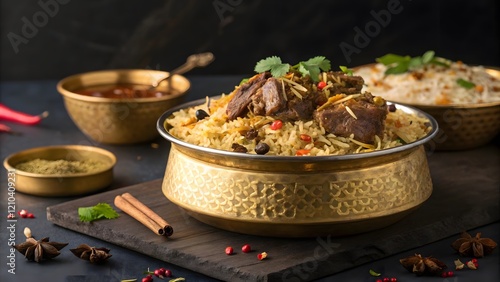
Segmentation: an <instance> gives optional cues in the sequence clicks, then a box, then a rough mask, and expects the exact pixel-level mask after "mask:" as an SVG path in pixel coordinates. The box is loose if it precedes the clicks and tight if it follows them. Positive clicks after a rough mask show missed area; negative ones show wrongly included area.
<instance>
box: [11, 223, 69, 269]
mask: <svg viewBox="0 0 500 282" xmlns="http://www.w3.org/2000/svg"><path fill="white" fill-rule="evenodd" d="M24 235H25V236H26V242H24V243H21V244H18V245H15V246H14V248H15V249H16V250H17V251H19V252H20V253H21V254H23V255H24V256H25V257H26V259H27V260H28V261H35V262H42V261H44V260H49V259H52V258H55V257H57V256H58V255H60V254H61V253H60V252H59V251H60V250H61V249H62V248H64V247H66V246H67V245H68V243H59V242H51V241H50V240H49V237H44V238H42V239H40V240H36V239H35V238H33V237H32V235H31V230H30V229H29V228H25V229H24Z"/></svg>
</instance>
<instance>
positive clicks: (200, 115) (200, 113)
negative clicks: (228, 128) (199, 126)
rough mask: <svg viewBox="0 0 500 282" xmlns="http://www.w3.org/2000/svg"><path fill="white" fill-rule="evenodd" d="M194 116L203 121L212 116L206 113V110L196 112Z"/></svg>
mask: <svg viewBox="0 0 500 282" xmlns="http://www.w3.org/2000/svg"><path fill="white" fill-rule="evenodd" d="M194 115H195V116H196V119H197V120H202V119H204V118H206V117H209V116H210V115H209V114H208V113H207V112H205V111H204V110H201V109H199V110H196V113H195V114H194Z"/></svg>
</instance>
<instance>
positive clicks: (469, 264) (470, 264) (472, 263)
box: [466, 260, 479, 270]
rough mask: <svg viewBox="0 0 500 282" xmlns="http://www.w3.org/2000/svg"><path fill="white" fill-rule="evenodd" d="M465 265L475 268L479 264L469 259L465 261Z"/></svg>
mask: <svg viewBox="0 0 500 282" xmlns="http://www.w3.org/2000/svg"><path fill="white" fill-rule="evenodd" d="M466 265H467V267H468V268H469V269H472V270H476V269H477V267H478V266H479V265H478V264H477V263H474V262H472V261H471V260H470V261H468V262H467V264H466Z"/></svg>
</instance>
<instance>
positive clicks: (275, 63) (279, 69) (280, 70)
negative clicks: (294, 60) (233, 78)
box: [254, 56, 290, 77]
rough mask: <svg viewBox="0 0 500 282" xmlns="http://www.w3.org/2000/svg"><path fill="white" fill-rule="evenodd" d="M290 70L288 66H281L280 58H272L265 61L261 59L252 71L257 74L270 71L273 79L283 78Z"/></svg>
mask: <svg viewBox="0 0 500 282" xmlns="http://www.w3.org/2000/svg"><path fill="white" fill-rule="evenodd" d="M289 70H290V65H289V64H283V63H282V62H281V58H279V57H276V56H272V57H268V58H266V59H262V60H260V61H259V62H257V64H256V65H255V68H254V71H255V72H257V73H263V72H266V71H270V72H271V75H272V76H274V77H281V76H284V75H285V74H286V73H287V72H288V71H289Z"/></svg>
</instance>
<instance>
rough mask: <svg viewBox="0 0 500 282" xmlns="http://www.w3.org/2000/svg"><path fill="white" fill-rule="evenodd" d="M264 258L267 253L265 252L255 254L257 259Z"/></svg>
mask: <svg viewBox="0 0 500 282" xmlns="http://www.w3.org/2000/svg"><path fill="white" fill-rule="evenodd" d="M265 258H267V253H266V252H262V253H260V254H258V255H257V259H258V260H263V259H265Z"/></svg>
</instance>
